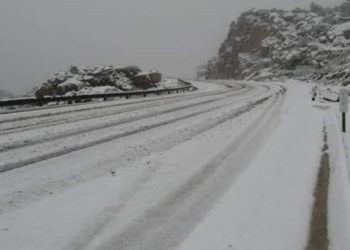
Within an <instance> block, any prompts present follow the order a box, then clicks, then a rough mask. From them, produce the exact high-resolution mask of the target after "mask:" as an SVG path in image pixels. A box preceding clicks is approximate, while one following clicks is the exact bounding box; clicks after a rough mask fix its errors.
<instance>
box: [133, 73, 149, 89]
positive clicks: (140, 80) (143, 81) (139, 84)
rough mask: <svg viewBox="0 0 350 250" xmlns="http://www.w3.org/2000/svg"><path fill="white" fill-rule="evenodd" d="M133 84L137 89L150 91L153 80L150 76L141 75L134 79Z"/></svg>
mask: <svg viewBox="0 0 350 250" xmlns="http://www.w3.org/2000/svg"><path fill="white" fill-rule="evenodd" d="M132 83H133V84H134V85H135V87H136V88H140V89H148V88H150V87H151V86H152V79H151V77H150V76H149V75H148V74H146V73H140V74H137V75H136V76H135V77H134V78H133V79H132Z"/></svg>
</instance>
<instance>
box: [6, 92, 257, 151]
mask: <svg viewBox="0 0 350 250" xmlns="http://www.w3.org/2000/svg"><path fill="white" fill-rule="evenodd" d="M250 90H251V88H247V91H245V92H249V91H250ZM241 94H242V92H237V93H236V92H234V93H230V94H226V95H224V96H222V95H221V96H219V97H217V98H215V99H210V100H205V101H199V102H196V103H191V104H187V105H182V106H180V107H176V108H171V107H170V108H168V109H166V108H165V109H164V110H158V111H157V110H156V111H153V113H150V112H149V113H143V114H142V113H141V114H139V115H137V116H135V117H133V116H131V117H128V118H126V119H125V118H123V119H118V120H117V121H114V122H113V121H112V122H108V123H101V124H100V125H94V126H87V127H86V128H80V129H79V130H77V129H75V130H73V131H69V132H64V133H61V134H56V135H51V136H50V135H46V136H45V137H43V138H39V139H33V140H30V139H26V140H23V141H15V142H13V143H12V144H2V145H1V144H0V145H1V146H2V148H0V153H2V152H8V151H10V150H15V149H19V148H22V147H26V146H34V145H38V144H40V143H43V142H50V141H54V140H58V139H62V138H67V137H71V136H76V135H79V134H84V133H88V132H92V131H96V130H103V129H107V128H110V127H115V126H118V125H123V124H127V123H130V122H135V121H138V120H142V119H145V118H150V117H157V116H160V115H163V114H166V113H170V112H177V111H180V110H184V109H189V108H194V107H197V106H201V105H204V104H210V103H215V102H220V101H223V100H225V99H230V98H232V97H234V96H237V95H241ZM167 105H171V104H165V105H154V107H160V108H161V107H162V106H167ZM148 108H149V107H146V108H144V109H148ZM133 111H142V109H141V110H140V109H136V110H132V111H127V112H122V113H117V114H112V115H106V116H102V117H105V118H106V117H113V116H115V115H120V114H124V113H129V112H133ZM147 111H148V110H147ZM100 119H101V117H97V118H96V117H91V118H86V119H83V120H82V121H89V120H91V121H92V120H100ZM72 122H77V121H72ZM67 123H70V122H64V123H63V124H64V125H66V124H67ZM45 128H46V126H45ZM21 132H24V131H21ZM5 136H7V134H6V135H5Z"/></svg>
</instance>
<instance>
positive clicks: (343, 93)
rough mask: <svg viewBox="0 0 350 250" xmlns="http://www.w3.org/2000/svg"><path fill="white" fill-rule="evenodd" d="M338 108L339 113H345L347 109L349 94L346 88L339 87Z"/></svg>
mask: <svg viewBox="0 0 350 250" xmlns="http://www.w3.org/2000/svg"><path fill="white" fill-rule="evenodd" d="M339 108H340V112H341V113H347V112H348V111H349V96H348V90H347V89H346V88H342V89H340V92H339Z"/></svg>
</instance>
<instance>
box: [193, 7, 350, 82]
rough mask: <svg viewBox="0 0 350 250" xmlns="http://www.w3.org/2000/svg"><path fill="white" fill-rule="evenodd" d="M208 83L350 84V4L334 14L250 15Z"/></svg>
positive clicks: (236, 25)
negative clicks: (285, 80) (294, 80)
mask: <svg viewBox="0 0 350 250" xmlns="http://www.w3.org/2000/svg"><path fill="white" fill-rule="evenodd" d="M197 75H198V77H204V78H207V79H250V80H264V79H269V80H270V79H281V78H300V79H314V80H323V81H332V80H334V81H335V80H336V81H343V82H344V81H346V82H347V81H348V79H349V80H350V0H348V1H346V2H345V3H343V4H342V5H340V6H336V7H334V8H324V7H322V6H320V5H317V4H311V6H310V9H309V10H304V9H300V8H296V9H294V10H292V11H285V10H280V9H270V10H266V9H263V10H250V11H247V12H244V13H242V14H241V16H240V17H239V18H238V20H237V21H234V22H233V23H232V24H231V25H230V29H229V33H228V36H227V38H226V40H225V41H224V42H223V43H222V44H221V46H220V49H219V53H218V56H217V57H214V58H212V59H210V60H209V61H208V63H206V64H205V65H202V66H201V67H199V68H198V72H197Z"/></svg>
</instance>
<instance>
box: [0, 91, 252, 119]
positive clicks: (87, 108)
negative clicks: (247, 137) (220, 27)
mask: <svg viewBox="0 0 350 250" xmlns="http://www.w3.org/2000/svg"><path fill="white" fill-rule="evenodd" d="M236 86H237V87H238V88H237V89H234V90H217V91H211V92H198V93H197V92H196V93H186V94H182V95H180V96H179V95H175V96H166V97H159V98H152V99H150V100H141V101H131V102H125V103H119V102H117V103H113V104H106V103H93V104H91V103H88V104H80V105H78V107H75V106H73V107H72V106H61V107H60V106H57V107H52V108H55V109H67V110H65V111H62V110H61V111H60V110H57V112H48V113H42V114H36V115H31V114H30V113H31V111H30V110H29V111H25V110H24V111H23V112H26V113H29V114H24V116H20V117H15V118H7V119H6V118H4V117H6V115H11V114H13V113H6V114H1V113H0V118H2V119H0V124H2V123H7V122H17V121H24V120H28V119H33V118H43V117H50V116H55V115H61V114H69V113H80V112H84V111H91V110H99V109H105V108H113V107H123V106H130V105H134V104H144V103H149V102H158V101H166V100H172V99H181V98H186V97H190V98H199V97H204V96H210V95H219V94H224V93H227V92H228V91H237V90H240V89H244V88H245V87H246V85H244V84H236ZM95 105H97V106H95ZM80 106H83V107H80ZM91 106H93V107H91ZM47 109H51V108H47ZM47 109H36V110H32V111H33V112H34V111H37V112H38V111H46V110H47ZM49 111H52V110H49Z"/></svg>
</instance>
